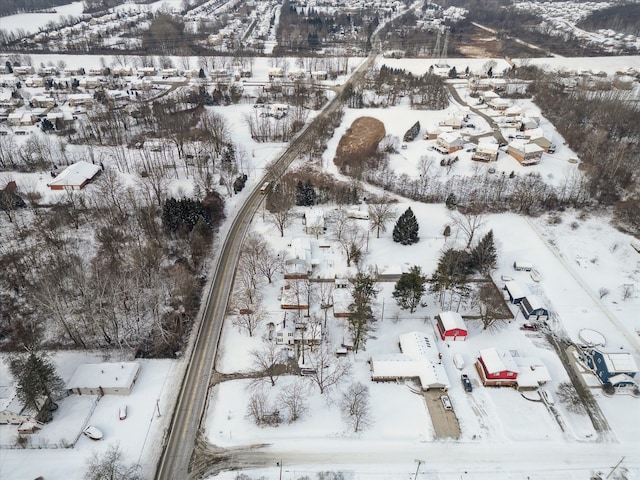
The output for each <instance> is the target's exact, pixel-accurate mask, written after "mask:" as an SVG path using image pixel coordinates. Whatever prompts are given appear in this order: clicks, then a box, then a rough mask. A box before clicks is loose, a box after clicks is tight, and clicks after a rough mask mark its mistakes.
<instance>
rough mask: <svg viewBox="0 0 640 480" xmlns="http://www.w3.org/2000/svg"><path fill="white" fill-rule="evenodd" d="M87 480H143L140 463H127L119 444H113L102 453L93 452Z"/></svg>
mask: <svg viewBox="0 0 640 480" xmlns="http://www.w3.org/2000/svg"><path fill="white" fill-rule="evenodd" d="M84 478H85V480H142V478H144V477H143V475H142V474H141V473H140V465H138V464H137V463H136V464H133V465H127V464H126V463H125V459H124V452H123V451H122V450H121V449H120V446H119V445H111V446H110V447H109V448H108V449H107V451H106V452H105V453H104V454H103V455H100V454H98V453H97V452H95V453H94V454H93V456H92V457H91V459H90V460H89V462H88V463H87V471H86V473H85V475H84Z"/></svg>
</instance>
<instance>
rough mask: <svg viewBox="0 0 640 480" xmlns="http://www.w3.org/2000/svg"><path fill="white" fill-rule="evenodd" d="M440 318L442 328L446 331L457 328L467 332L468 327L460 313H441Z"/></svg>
mask: <svg viewBox="0 0 640 480" xmlns="http://www.w3.org/2000/svg"><path fill="white" fill-rule="evenodd" d="M438 316H439V317H440V321H441V322H442V326H443V327H444V329H445V330H454V329H456V328H459V329H462V330H466V329H467V326H466V325H465V323H464V320H463V319H462V315H460V314H459V313H458V312H440V313H439V314H438Z"/></svg>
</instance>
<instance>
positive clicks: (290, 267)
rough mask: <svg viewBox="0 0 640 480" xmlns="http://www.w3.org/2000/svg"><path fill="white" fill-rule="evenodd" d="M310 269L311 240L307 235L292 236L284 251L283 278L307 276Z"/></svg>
mask: <svg viewBox="0 0 640 480" xmlns="http://www.w3.org/2000/svg"><path fill="white" fill-rule="evenodd" d="M312 269H313V265H312V258H311V240H310V239H309V238H307V237H295V238H293V239H292V240H291V243H289V245H288V249H287V251H286V256H285V261H284V278H286V279H293V278H309V275H310V274H311V271H312Z"/></svg>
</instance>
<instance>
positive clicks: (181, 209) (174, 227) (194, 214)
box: [162, 198, 213, 233]
mask: <svg viewBox="0 0 640 480" xmlns="http://www.w3.org/2000/svg"><path fill="white" fill-rule="evenodd" d="M200 219H202V220H203V221H204V222H205V224H206V225H207V226H208V227H209V228H210V229H212V228H213V224H212V219H211V214H210V210H209V209H208V208H205V206H204V204H203V203H202V202H201V201H199V200H192V199H190V198H183V199H181V200H176V199H175V198H168V199H167V200H166V201H165V202H164V207H163V209H162V223H163V224H164V226H165V228H166V229H167V230H169V231H170V232H176V231H181V232H183V233H189V232H191V230H193V227H195V226H196V224H197V223H198V221H199V220H200Z"/></svg>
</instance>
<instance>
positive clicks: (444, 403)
mask: <svg viewBox="0 0 640 480" xmlns="http://www.w3.org/2000/svg"><path fill="white" fill-rule="evenodd" d="M440 400H441V401H442V406H443V407H444V409H445V410H453V406H452V405H451V400H449V397H448V396H447V395H442V396H441V397H440Z"/></svg>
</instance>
